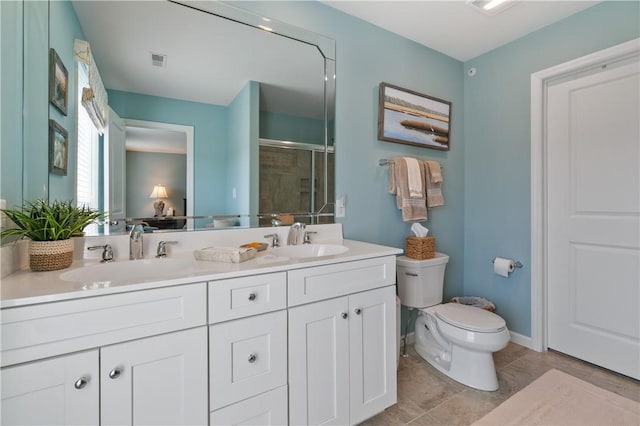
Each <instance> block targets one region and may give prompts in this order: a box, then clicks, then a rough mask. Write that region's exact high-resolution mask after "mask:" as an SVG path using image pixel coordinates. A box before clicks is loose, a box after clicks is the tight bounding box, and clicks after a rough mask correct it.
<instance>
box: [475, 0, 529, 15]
mask: <svg viewBox="0 0 640 426" xmlns="http://www.w3.org/2000/svg"><path fill="white" fill-rule="evenodd" d="M516 1H517V0H468V1H467V4H468V5H470V6H472V7H473V8H474V9H476V10H479V11H480V12H482V13H484V14H485V15H491V16H493V15H497V14H498V13H500V12H503V11H504V10H506V9H508V8H510V7H511V6H513V5H514V4H515V3H516Z"/></svg>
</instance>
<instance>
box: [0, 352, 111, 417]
mask: <svg viewBox="0 0 640 426" xmlns="http://www.w3.org/2000/svg"><path fill="white" fill-rule="evenodd" d="M98 380H99V374H98V351H97V350H93V351H88V352H81V353H77V354H73V355H66V356H60V357H56V358H50V359H46V360H42V361H34V362H30V363H27V364H21V365H18V366H15V367H5V368H3V369H2V370H1V371H0V383H1V384H2V409H1V412H2V422H0V423H2V424H3V425H97V424H98V420H99V406H98V404H99V400H100V399H99V398H100V396H99V389H100V385H99V383H98Z"/></svg>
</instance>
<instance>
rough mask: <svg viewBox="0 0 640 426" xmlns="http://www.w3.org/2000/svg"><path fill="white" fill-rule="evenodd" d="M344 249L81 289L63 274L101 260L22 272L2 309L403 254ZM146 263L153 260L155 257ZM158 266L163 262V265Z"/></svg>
mask: <svg viewBox="0 0 640 426" xmlns="http://www.w3.org/2000/svg"><path fill="white" fill-rule="evenodd" d="M340 243H341V244H343V245H345V246H347V247H348V248H349V250H348V251H346V252H345V253H341V254H336V255H332V256H327V257H321V258H303V259H294V258H286V257H277V256H274V255H272V254H270V251H269V250H266V251H263V252H259V253H258V255H257V256H256V257H255V258H254V259H251V260H248V261H245V262H242V263H223V262H207V261H196V260H193V262H189V265H190V266H189V267H185V268H184V269H182V270H178V271H175V274H174V273H168V274H167V275H165V276H164V277H162V278H158V277H157V276H155V277H154V276H153V271H150V278H149V279H145V278H142V279H141V278H136V279H135V280H131V281H128V280H120V281H118V282H110V281H102V282H99V283H81V282H70V281H64V280H62V279H60V275H61V274H63V273H65V272H67V271H70V270H72V269H75V268H81V267H83V266H89V265H100V263H99V260H97V259H90V260H75V261H74V263H73V265H72V266H71V268H68V269H64V270H60V271H51V272H31V271H25V270H22V271H18V272H15V273H13V274H11V275H9V276H7V277H4V278H2V281H1V282H0V300H1V302H0V308H11V307H18V306H26V305H33V304H39V303H47V302H57V301H63V300H70V299H77V298H84V297H94V296H102V295H106V294H113V293H123V292H129V291H137V290H146V289H150V288H157V287H167V286H172V285H180V284H187V283H194V282H205V281H212V280H221V279H226V278H235V277H241V276H247V275H255V274H266V273H270V272H279V271H287V270H292V269H299V268H307V267H312V266H322V265H329V264H333V263H341V262H349V261H354V260H362V259H368V258H374V257H381V256H393V255H397V254H401V253H402V250H401V249H398V248H394V247H386V246H381V245H377V244H370V243H363V242H359V241H352V240H341V242H340ZM146 257H149V258H153V255H151V256H146ZM169 258H170V259H193V253H192V251H181V252H176V253H170V254H169ZM159 261H162V259H161V260H159ZM118 262H136V261H135V260H133V261H131V260H116V263H118ZM111 265H113V264H111Z"/></svg>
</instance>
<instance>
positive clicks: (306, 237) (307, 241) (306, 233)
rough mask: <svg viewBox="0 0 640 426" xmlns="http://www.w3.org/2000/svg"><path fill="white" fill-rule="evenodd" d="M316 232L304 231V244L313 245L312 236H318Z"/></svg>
mask: <svg viewBox="0 0 640 426" xmlns="http://www.w3.org/2000/svg"><path fill="white" fill-rule="evenodd" d="M317 233H318V232H316V231H304V238H303V239H302V244H311V234H317Z"/></svg>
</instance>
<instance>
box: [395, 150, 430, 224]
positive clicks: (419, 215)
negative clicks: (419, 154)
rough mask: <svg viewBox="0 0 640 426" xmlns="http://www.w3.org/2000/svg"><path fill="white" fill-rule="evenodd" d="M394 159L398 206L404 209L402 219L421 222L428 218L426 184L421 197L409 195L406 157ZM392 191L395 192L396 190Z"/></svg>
mask: <svg viewBox="0 0 640 426" xmlns="http://www.w3.org/2000/svg"><path fill="white" fill-rule="evenodd" d="M392 161H393V164H394V167H393V170H394V176H393V180H394V182H395V195H396V206H397V207H398V209H400V210H402V220H403V221H405V222H421V221H424V220H427V204H426V198H425V192H424V185H422V191H421V194H420V195H421V196H420V198H411V197H410V195H409V178H408V175H407V162H406V160H405V158H403V157H396V158H394V159H393V160H392ZM420 170H421V173H420V174H421V175H423V172H422V167H420ZM422 178H423V179H424V176H422ZM390 179H391V177H390ZM390 190H391V188H390ZM390 192H391V191H390ZM391 193H392V194H394V192H391Z"/></svg>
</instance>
